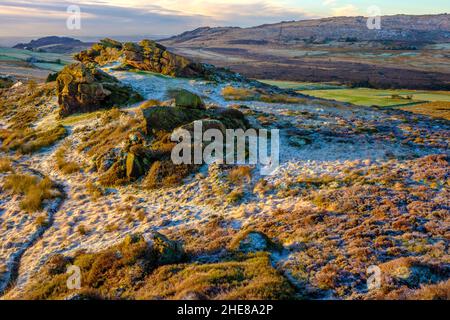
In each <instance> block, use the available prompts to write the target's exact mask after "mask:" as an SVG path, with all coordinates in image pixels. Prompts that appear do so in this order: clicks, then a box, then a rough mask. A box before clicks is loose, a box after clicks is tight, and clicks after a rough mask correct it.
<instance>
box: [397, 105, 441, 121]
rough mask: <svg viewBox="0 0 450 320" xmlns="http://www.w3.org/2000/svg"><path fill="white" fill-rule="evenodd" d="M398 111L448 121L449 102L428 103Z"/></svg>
mask: <svg viewBox="0 0 450 320" xmlns="http://www.w3.org/2000/svg"><path fill="white" fill-rule="evenodd" d="M400 109H401V110H404V111H407V112H412V113H417V114H423V115H426V116H430V117H433V118H441V119H445V120H450V102H448V101H435V102H428V103H423V104H419V105H415V106H408V107H403V108H400Z"/></svg>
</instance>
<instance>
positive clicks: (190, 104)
mask: <svg viewBox="0 0 450 320" xmlns="http://www.w3.org/2000/svg"><path fill="white" fill-rule="evenodd" d="M175 105H176V106H177V107H183V108H192V109H204V108H205V105H204V104H203V101H202V99H201V98H200V97H199V96H198V95H196V94H195V93H192V92H190V91H187V90H184V89H182V90H179V91H178V92H177V93H176V94H175Z"/></svg>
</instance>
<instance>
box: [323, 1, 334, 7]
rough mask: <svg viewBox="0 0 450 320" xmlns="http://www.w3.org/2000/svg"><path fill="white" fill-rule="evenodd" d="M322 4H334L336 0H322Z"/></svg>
mask: <svg viewBox="0 0 450 320" xmlns="http://www.w3.org/2000/svg"><path fill="white" fill-rule="evenodd" d="M322 4H323V5H324V6H331V5H334V4H336V0H324V1H323V2H322Z"/></svg>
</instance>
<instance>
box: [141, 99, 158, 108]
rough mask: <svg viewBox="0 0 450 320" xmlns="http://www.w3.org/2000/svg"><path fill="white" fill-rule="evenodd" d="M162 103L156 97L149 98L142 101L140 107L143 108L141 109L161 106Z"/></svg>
mask: <svg viewBox="0 0 450 320" xmlns="http://www.w3.org/2000/svg"><path fill="white" fill-rule="evenodd" d="M160 105H161V101H159V100H156V99H150V100H147V101H144V102H142V103H141V104H140V105H139V108H141V109H147V108H149V107H155V106H160Z"/></svg>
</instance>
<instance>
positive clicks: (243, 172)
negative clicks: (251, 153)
mask: <svg viewBox="0 0 450 320" xmlns="http://www.w3.org/2000/svg"><path fill="white" fill-rule="evenodd" d="M251 179H252V168H251V167H249V166H238V167H235V168H233V169H231V170H230V171H229V172H228V180H229V181H230V182H231V183H233V184H243V183H244V182H250V181H251Z"/></svg>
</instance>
